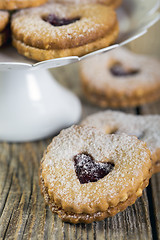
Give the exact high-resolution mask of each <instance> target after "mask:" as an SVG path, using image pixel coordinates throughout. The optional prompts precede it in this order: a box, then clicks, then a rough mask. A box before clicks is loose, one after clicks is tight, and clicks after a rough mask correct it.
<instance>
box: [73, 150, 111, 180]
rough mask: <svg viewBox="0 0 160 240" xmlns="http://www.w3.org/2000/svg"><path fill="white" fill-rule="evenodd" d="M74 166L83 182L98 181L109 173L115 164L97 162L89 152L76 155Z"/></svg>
mask: <svg viewBox="0 0 160 240" xmlns="http://www.w3.org/2000/svg"><path fill="white" fill-rule="evenodd" d="M74 166H75V171H76V175H77V177H78V179H79V181H80V183H81V184H84V183H89V182H97V181H98V180H99V179H101V178H104V177H105V176H106V175H107V174H109V173H110V172H111V171H112V170H113V168H114V164H113V163H111V162H106V163H102V162H95V161H94V159H93V157H92V156H91V155H90V154H88V153H81V154H78V155H76V156H75V157H74Z"/></svg>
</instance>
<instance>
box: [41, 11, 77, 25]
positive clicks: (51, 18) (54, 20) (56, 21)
mask: <svg viewBox="0 0 160 240" xmlns="http://www.w3.org/2000/svg"><path fill="white" fill-rule="evenodd" d="M43 20H44V21H46V22H48V23H50V24H51V25H53V26H55V27H60V26H63V25H68V24H71V23H74V22H76V21H78V20H80V18H79V17H76V18H68V19H67V18H59V17H57V16H56V15H54V14H49V15H48V16H45V17H43Z"/></svg>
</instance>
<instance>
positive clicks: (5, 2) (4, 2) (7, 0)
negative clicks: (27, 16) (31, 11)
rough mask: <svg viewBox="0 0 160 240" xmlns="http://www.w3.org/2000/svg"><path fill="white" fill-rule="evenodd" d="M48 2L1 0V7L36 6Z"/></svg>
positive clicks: (43, 0)
mask: <svg viewBox="0 0 160 240" xmlns="http://www.w3.org/2000/svg"><path fill="white" fill-rule="evenodd" d="M46 2H47V0H0V9H5V10H15V9H21V8H28V7H36V6H39V5H42V4H44V3H46Z"/></svg>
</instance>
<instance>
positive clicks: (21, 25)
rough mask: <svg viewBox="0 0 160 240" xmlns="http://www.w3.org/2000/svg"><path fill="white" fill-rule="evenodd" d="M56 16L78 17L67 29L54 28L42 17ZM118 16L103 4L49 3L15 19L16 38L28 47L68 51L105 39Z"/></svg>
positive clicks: (14, 17)
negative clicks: (69, 4)
mask: <svg viewBox="0 0 160 240" xmlns="http://www.w3.org/2000/svg"><path fill="white" fill-rule="evenodd" d="M48 14H54V15H55V16H57V17H58V18H66V19H67V18H69V19H72V18H77V17H79V18H80V20H79V21H76V22H74V23H72V24H69V25H67V26H60V27H54V26H52V25H51V24H49V23H47V22H45V21H44V20H43V17H44V16H46V15H48ZM116 21H117V20H116V14H115V12H114V11H113V10H111V9H110V8H107V7H104V6H101V5H81V6H79V7H78V6H76V5H71V6H68V5H64V4H56V3H48V4H46V5H44V6H41V7H37V8H31V9H26V10H21V11H19V12H18V13H16V14H14V15H13V17H12V31H13V34H14V37H15V38H16V39H17V40H20V41H22V42H24V43H26V44H28V45H29V46H33V47H37V48H42V49H46V50H47V49H59V48H62V49H66V48H73V47H77V46H81V45H83V44H86V43H90V42H92V41H94V40H96V39H99V38H101V37H104V36H105V35H106V34H107V32H108V31H110V30H111V29H112V28H113V27H114V26H115V23H116Z"/></svg>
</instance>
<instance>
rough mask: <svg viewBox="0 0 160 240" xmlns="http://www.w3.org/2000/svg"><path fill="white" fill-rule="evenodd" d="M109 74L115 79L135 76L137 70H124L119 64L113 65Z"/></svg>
mask: <svg viewBox="0 0 160 240" xmlns="http://www.w3.org/2000/svg"><path fill="white" fill-rule="evenodd" d="M110 72H111V73H112V75H114V76H116V77H127V76H132V75H136V74H137V73H139V70H138V69H125V68H124V67H123V66H122V64H121V63H115V64H114V65H113V66H112V67H111V68H110Z"/></svg>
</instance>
